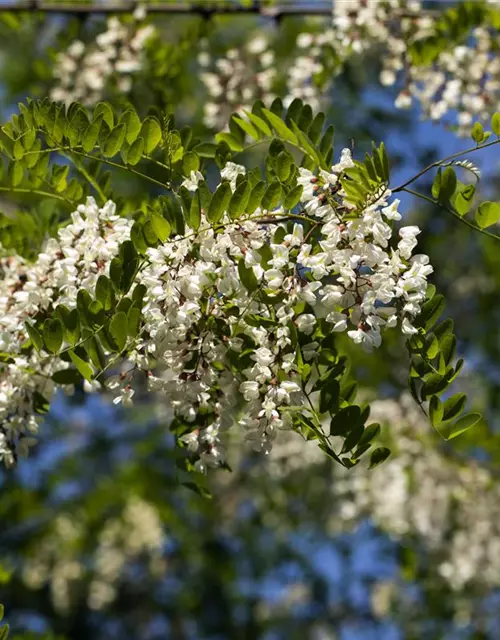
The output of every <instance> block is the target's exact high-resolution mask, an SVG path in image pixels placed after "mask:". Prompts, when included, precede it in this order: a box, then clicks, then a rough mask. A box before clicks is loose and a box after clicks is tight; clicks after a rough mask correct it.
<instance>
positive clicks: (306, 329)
mask: <svg viewBox="0 0 500 640" xmlns="http://www.w3.org/2000/svg"><path fill="white" fill-rule="evenodd" d="M296 324H297V329H298V330H299V331H300V332H301V333H305V334H306V335H308V336H309V335H311V333H312V332H313V331H314V328H315V326H316V318H315V317H314V316H313V315H312V314H311V313H304V314H303V315H301V316H299V317H298V318H297V321H296Z"/></svg>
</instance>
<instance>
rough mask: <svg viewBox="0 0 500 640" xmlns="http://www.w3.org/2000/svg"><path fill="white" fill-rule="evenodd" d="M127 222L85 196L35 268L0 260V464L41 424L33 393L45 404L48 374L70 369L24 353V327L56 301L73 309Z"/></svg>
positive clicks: (50, 388) (125, 234)
mask: <svg viewBox="0 0 500 640" xmlns="http://www.w3.org/2000/svg"><path fill="white" fill-rule="evenodd" d="M131 224H132V223H131V221H129V220H126V219H124V218H120V217H118V216H117V215H115V205H114V204H113V203H112V202H108V203H107V204H106V205H105V206H104V207H103V208H102V209H100V208H99V207H98V206H97V205H96V203H95V201H94V200H93V199H92V198H89V199H88V200H87V203H86V204H85V205H80V206H79V207H78V210H77V211H75V212H74V213H73V214H72V216H71V222H70V224H68V225H67V226H65V227H63V228H61V229H60V231H59V233H58V237H57V238H51V239H50V240H48V241H47V242H46V244H45V246H44V247H43V248H42V251H41V253H40V254H39V256H38V259H37V260H36V262H35V263H33V264H30V263H27V262H26V261H25V260H23V259H22V258H20V257H18V256H10V257H6V258H1V259H0V272H1V280H0V352H1V353H2V354H3V356H4V360H6V363H5V364H3V365H1V367H2V368H1V372H0V459H3V460H4V462H5V463H6V464H7V465H11V464H13V463H14V461H15V459H16V457H17V455H25V454H26V452H27V448H28V447H29V446H31V445H32V444H34V438H33V437H32V434H34V433H36V432H37V430H38V425H39V422H40V417H39V416H37V415H36V414H35V411H34V407H35V405H36V404H37V398H38V397H39V396H38V394H42V395H43V396H44V397H45V398H47V399H50V398H51V397H52V395H53V393H54V391H55V386H56V385H55V384H54V383H53V382H52V380H51V376H52V374H53V373H55V372H56V371H58V370H61V369H65V368H67V367H68V364H67V363H66V362H64V361H62V360H61V359H60V358H53V357H49V356H48V355H43V354H39V353H38V352H37V351H36V350H34V349H30V350H28V351H27V350H25V349H24V348H23V346H24V345H25V344H27V337H28V336H27V332H26V328H25V322H26V321H30V322H31V321H33V320H34V319H35V318H36V317H37V315H38V314H40V313H42V314H43V313H44V312H46V311H50V310H51V309H52V308H53V307H54V306H55V304H56V303H57V304H64V305H66V306H67V307H68V308H69V309H73V308H74V307H75V305H76V294H77V292H78V290H80V289H87V290H88V291H93V290H94V289H95V284H96V281H97V278H98V277H99V276H100V275H101V274H107V273H108V271H109V263H110V261H111V259H112V258H113V257H114V256H115V255H117V253H118V250H119V246H120V244H121V243H122V242H124V241H125V240H127V239H128V238H129V237H130V228H131Z"/></svg>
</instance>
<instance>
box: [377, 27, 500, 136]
mask: <svg viewBox="0 0 500 640" xmlns="http://www.w3.org/2000/svg"><path fill="white" fill-rule="evenodd" d="M499 47H500V35H499V33H498V30H496V29H493V28H491V27H489V26H488V25H485V26H481V27H477V28H476V29H474V30H473V32H472V35H471V38H469V39H468V40H467V42H466V43H464V44H462V45H460V46H455V47H453V49H450V50H446V51H443V52H441V53H439V55H438V56H437V59H436V60H435V61H434V62H433V63H432V64H429V65H422V66H420V65H419V66H417V65H413V64H408V65H405V74H404V82H405V88H404V89H403V90H402V91H401V93H400V94H399V95H398V97H397V99H396V106H399V107H401V108H407V107H410V106H411V105H412V103H413V101H414V100H416V101H418V102H419V103H420V106H421V108H422V110H423V114H424V116H425V117H428V118H430V119H432V120H436V121H439V120H443V119H444V118H445V116H448V119H449V121H450V122H451V123H454V124H456V125H457V126H458V133H459V134H460V135H463V136H468V135H469V134H470V128H471V125H472V123H473V121H474V120H481V121H483V122H489V119H490V118H491V116H492V114H493V113H494V112H495V111H497V110H498V109H499V105H500V58H499V56H498V49H499ZM388 65H389V68H391V66H392V67H393V68H394V70H397V69H398V67H397V64H396V66H395V65H394V59H392V60H389V61H388ZM395 82H396V75H395V74H394V75H393V76H386V82H385V84H394V83H395ZM450 113H452V114H453V116H452V119H450V118H449V114H450Z"/></svg>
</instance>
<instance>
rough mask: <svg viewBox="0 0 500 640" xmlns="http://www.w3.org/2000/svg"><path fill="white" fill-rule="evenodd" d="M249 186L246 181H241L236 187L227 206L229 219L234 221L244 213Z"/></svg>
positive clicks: (248, 196) (248, 195)
mask: <svg viewBox="0 0 500 640" xmlns="http://www.w3.org/2000/svg"><path fill="white" fill-rule="evenodd" d="M250 193H251V186H250V182H248V180H242V181H241V182H240V184H239V185H238V186H237V187H236V189H235V191H234V193H233V195H232V196H231V200H230V201H229V205H228V213H229V217H230V218H231V219H232V220H234V219H236V218H237V217H238V216H240V215H241V214H242V213H244V212H245V209H246V206H247V204H248V200H249V198H250Z"/></svg>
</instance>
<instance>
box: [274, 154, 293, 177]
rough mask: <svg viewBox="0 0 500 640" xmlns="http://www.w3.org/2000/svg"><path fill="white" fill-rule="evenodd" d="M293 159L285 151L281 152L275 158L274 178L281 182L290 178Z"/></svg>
mask: <svg viewBox="0 0 500 640" xmlns="http://www.w3.org/2000/svg"><path fill="white" fill-rule="evenodd" d="M292 165H293V158H292V156H291V155H290V154H289V153H288V152H287V151H281V152H280V153H279V154H278V157H277V158H276V176H277V177H278V180H280V181H281V182H285V181H286V180H287V179H288V177H289V176H290V171H291V169H292Z"/></svg>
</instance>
